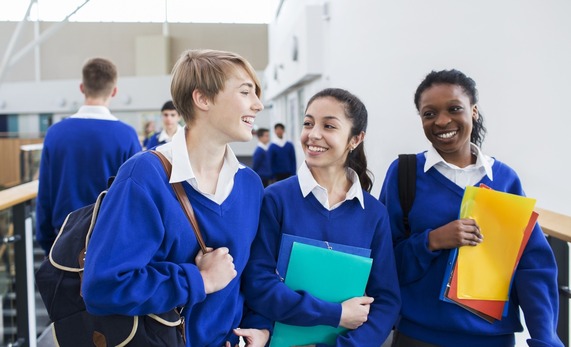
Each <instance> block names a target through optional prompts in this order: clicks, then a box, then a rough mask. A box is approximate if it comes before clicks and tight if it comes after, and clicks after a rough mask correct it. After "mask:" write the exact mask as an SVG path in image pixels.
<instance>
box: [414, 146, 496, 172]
mask: <svg viewBox="0 0 571 347" xmlns="http://www.w3.org/2000/svg"><path fill="white" fill-rule="evenodd" d="M470 150H471V151H472V154H475V155H476V164H473V165H469V166H468V167H466V168H464V169H479V170H480V171H483V173H484V174H485V175H486V176H488V178H489V179H490V180H492V181H493V180H494V174H493V172H492V165H493V164H494V159H493V158H491V157H489V156H487V155H485V154H484V153H483V152H482V151H481V150H480V148H478V146H476V145H475V144H473V143H470ZM425 157H426V162H425V163H424V172H427V171H428V170H430V168H431V167H433V166H437V165H439V166H442V165H444V166H446V167H447V168H449V169H453V170H462V168H459V167H458V166H456V165H454V164H450V163H447V162H446V161H445V160H444V159H443V158H442V156H441V155H440V153H438V151H437V150H436V149H435V148H434V146H430V147H429V148H428V150H427V151H426V153H425Z"/></svg>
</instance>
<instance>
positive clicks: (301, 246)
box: [270, 234, 373, 347]
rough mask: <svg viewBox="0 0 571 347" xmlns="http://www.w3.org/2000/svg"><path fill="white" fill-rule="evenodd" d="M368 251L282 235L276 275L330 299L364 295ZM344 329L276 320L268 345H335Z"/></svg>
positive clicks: (339, 300)
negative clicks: (284, 322) (295, 324)
mask: <svg viewBox="0 0 571 347" xmlns="http://www.w3.org/2000/svg"><path fill="white" fill-rule="evenodd" d="M370 254H371V250H370V249H366V248H360V247H354V246H347V245H341V244H336V243H331V242H327V241H320V240H314V239H310V238H305V237H300V236H294V235H289V234H283V236H282V241H281V245H280V252H279V255H278V261H277V269H276V271H277V272H278V274H279V275H280V276H281V277H282V278H285V281H284V282H285V284H286V285H287V286H288V287H289V288H291V289H293V290H303V291H306V292H308V293H309V294H311V295H313V296H315V297H317V298H320V299H322V300H325V301H329V302H339V303H341V302H343V301H345V300H347V299H350V298H353V297H356V296H363V295H364V293H365V287H366V285H367V281H368V279H369V274H370V272H371V266H372V263H373V260H372V259H371V258H370ZM345 331H346V329H343V328H334V327H330V326H325V325H318V326H309V327H308V326H294V325H287V324H282V323H279V322H276V324H275V326H274V333H273V335H272V339H271V342H270V347H290V346H304V345H310V344H317V343H325V344H335V340H336V339H337V336H338V335H339V334H342V333H344V332H345Z"/></svg>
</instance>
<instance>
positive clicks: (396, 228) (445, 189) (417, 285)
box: [380, 153, 563, 347]
mask: <svg viewBox="0 0 571 347" xmlns="http://www.w3.org/2000/svg"><path fill="white" fill-rule="evenodd" d="M425 162H426V159H425V156H424V153H420V154H418V155H417V170H416V172H417V173H416V174H417V179H416V197H415V201H414V204H413V207H412V209H411V211H410V213H409V221H410V226H411V235H410V237H409V238H405V237H404V227H403V223H402V210H401V207H400V202H399V195H398V160H397V161H395V162H393V163H392V164H391V166H390V167H389V169H388V172H387V175H386V178H385V182H384V184H383V187H382V190H381V195H380V200H381V202H383V203H384V204H385V205H386V206H387V209H388V211H389V215H390V219H391V229H392V233H393V242H394V247H395V257H396V263H397V269H398V274H399V280H400V286H401V294H402V301H403V305H402V311H401V315H402V317H401V319H400V321H399V324H398V325H397V328H398V329H399V330H400V331H402V332H403V333H404V334H406V335H408V336H411V337H413V338H416V339H418V340H422V341H426V342H429V343H433V344H437V345H439V346H444V347H447V346H450V347H452V346H453V347H457V346H462V347H471V346H473V347H481V346H489V347H495V346H498V347H500V346H502V347H503V346H510V345H511V346H513V345H514V332H518V331H522V326H521V324H520V319H519V307H520V306H521V308H522V309H523V312H524V314H525V320H526V324H527V327H528V330H529V333H530V335H531V339H530V340H528V343H529V345H530V346H538V347H539V346H563V344H562V343H561V342H560V340H559V339H558V337H557V336H556V326H557V311H558V293H557V283H556V279H557V268H556V264H555V260H554V257H553V254H552V252H551V248H550V247H549V245H548V244H547V241H546V239H545V236H544V235H543V233H542V231H541V228H540V227H539V225H536V226H535V228H534V230H533V232H532V235H531V238H530V240H529V243H528V245H527V247H526V248H525V251H524V253H523V255H522V257H521V260H520V262H519V265H518V267H517V269H516V273H515V278H514V282H513V286H512V290H511V293H510V300H509V304H508V310H509V311H508V315H507V317H504V318H503V319H502V320H501V321H497V322H495V323H493V324H491V323H488V322H486V321H485V320H483V319H481V318H479V317H477V316H476V315H474V314H472V313H470V312H468V311H466V310H465V309H463V308H461V307H459V306H457V305H455V304H451V303H446V302H444V301H441V300H439V292H440V289H441V286H442V282H443V276H444V270H445V267H446V262H447V260H448V255H449V254H450V250H439V251H434V252H431V251H430V250H429V249H428V247H427V245H428V233H429V232H430V231H431V230H433V229H436V228H438V227H440V226H443V225H445V224H448V223H449V222H451V221H453V220H456V219H458V214H459V210H460V204H461V201H462V196H463V194H464V189H462V188H460V187H458V186H457V185H456V184H454V183H453V182H452V181H450V180H448V179H447V178H445V177H444V176H443V175H442V174H440V173H439V172H438V171H437V170H436V169H435V168H434V167H433V168H431V169H430V170H428V171H427V172H426V173H424V164H425ZM492 170H493V177H494V180H493V182H492V181H490V179H489V178H488V176H484V178H482V180H481V181H480V183H484V184H486V185H488V186H489V187H491V188H492V189H494V190H497V191H502V192H508V193H512V194H518V195H524V192H523V189H522V186H521V182H520V180H519V178H518V176H517V174H516V173H515V172H514V171H513V170H512V169H511V168H510V167H508V166H507V165H505V164H503V163H501V162H499V161H497V160H496V161H495V162H494V164H493V166H492ZM478 185H479V183H478ZM484 242H486V241H485V239H484Z"/></svg>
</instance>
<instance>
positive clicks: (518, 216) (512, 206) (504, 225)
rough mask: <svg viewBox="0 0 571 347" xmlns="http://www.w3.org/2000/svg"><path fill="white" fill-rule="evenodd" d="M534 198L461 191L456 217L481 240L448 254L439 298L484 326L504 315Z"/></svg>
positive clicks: (526, 237) (474, 189)
mask: <svg viewBox="0 0 571 347" xmlns="http://www.w3.org/2000/svg"><path fill="white" fill-rule="evenodd" d="M534 206H535V199H531V198H527V197H524V196H519V195H514V194H509V193H504V192H498V191H494V190H492V189H490V188H488V187H486V186H484V185H482V186H480V187H466V190H465V192H464V197H463V199H462V204H461V207H460V218H471V219H474V220H475V221H476V223H477V224H478V226H479V227H480V232H481V233H482V235H483V237H484V239H483V241H482V243H480V244H479V245H477V246H475V247H471V246H465V247H460V248H459V249H458V248H457V249H454V250H452V251H451V252H450V258H449V260H448V266H447V268H446V271H445V274H444V281H443V285H442V290H441V293H440V299H441V300H443V301H446V302H451V303H454V304H456V305H459V306H460V307H463V308H465V309H466V310H468V311H470V312H472V313H474V314H476V315H477V316H479V317H481V318H483V319H485V320H487V321H488V322H490V323H493V322H495V321H498V320H501V319H502V317H504V316H505V315H506V314H507V308H508V305H507V302H508V300H509V293H510V288H511V286H512V282H513V277H514V273H515V270H516V268H517V265H518V263H519V260H520V258H521V255H522V253H523V251H524V249H525V246H526V245H527V242H528V240H529V237H530V236H531V232H532V230H533V228H534V226H535V223H536V221H537V217H538V215H537V213H536V212H534V211H533V209H534Z"/></svg>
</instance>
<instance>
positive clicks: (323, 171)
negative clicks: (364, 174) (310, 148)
mask: <svg viewBox="0 0 571 347" xmlns="http://www.w3.org/2000/svg"><path fill="white" fill-rule="evenodd" d="M309 170H310V171H311V174H312V175H313V178H315V180H316V181H317V183H318V184H319V185H320V186H322V187H323V188H325V189H327V196H328V198H329V205H330V206H333V205H335V204H336V203H338V202H339V201H342V200H344V199H345V197H346V196H347V192H348V191H349V188H351V181H349V179H348V178H347V174H346V173H345V168H343V167H327V168H309Z"/></svg>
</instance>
